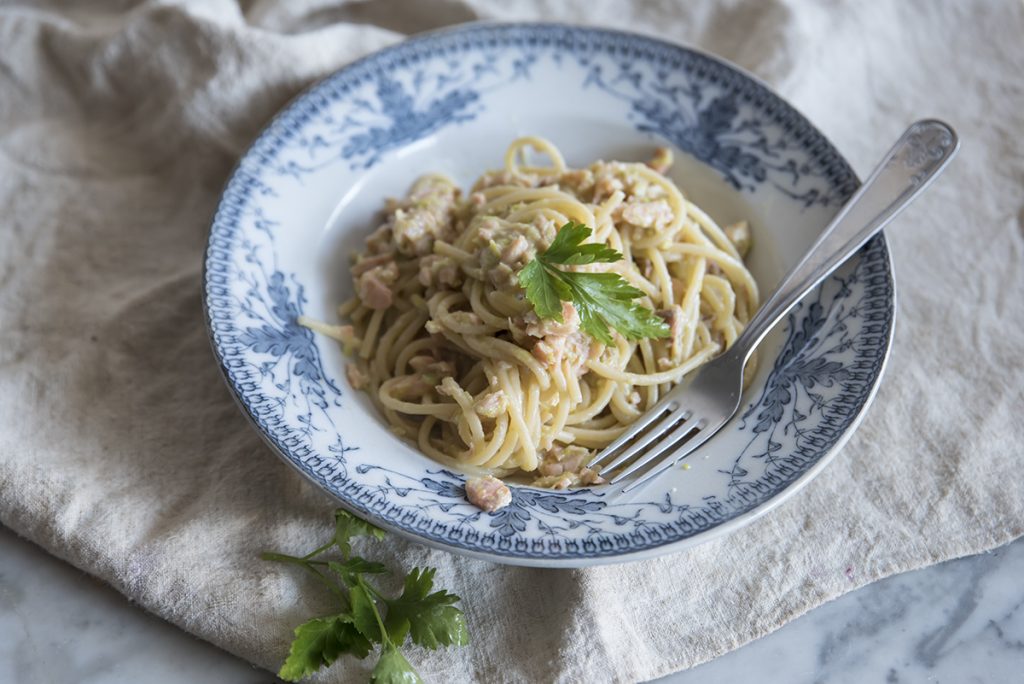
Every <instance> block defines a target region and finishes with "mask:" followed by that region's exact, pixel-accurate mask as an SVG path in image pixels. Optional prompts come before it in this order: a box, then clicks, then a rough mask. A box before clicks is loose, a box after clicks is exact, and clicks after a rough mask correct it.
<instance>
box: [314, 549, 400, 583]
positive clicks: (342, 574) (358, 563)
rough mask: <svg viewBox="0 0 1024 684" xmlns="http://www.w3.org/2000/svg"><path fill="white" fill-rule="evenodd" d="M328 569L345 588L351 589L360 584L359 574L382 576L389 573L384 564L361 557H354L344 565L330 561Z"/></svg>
mask: <svg viewBox="0 0 1024 684" xmlns="http://www.w3.org/2000/svg"><path fill="white" fill-rule="evenodd" d="M327 567H329V568H330V569H331V572H333V573H334V574H335V575H337V576H338V577H339V578H340V579H341V581H342V582H344V583H345V586H348V587H351V586H354V585H355V584H357V583H358V581H359V580H358V578H357V577H356V575H358V574H359V573H365V574H367V575H381V574H383V573H386V572H387V571H388V569H387V567H386V566H385V565H384V564H383V563H378V562H376V561H368V560H366V559H365V558H360V557H359V556H353V557H352V558H349V559H348V560H347V561H345V562H344V563H338V562H337V561H328V562H327Z"/></svg>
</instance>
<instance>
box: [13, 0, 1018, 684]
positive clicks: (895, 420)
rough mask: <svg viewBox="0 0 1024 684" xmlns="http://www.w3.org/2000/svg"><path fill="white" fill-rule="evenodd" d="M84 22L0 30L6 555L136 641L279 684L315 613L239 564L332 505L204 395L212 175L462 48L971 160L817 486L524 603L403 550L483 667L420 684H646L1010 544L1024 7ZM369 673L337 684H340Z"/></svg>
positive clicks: (932, 201)
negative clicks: (495, 35) (779, 112)
mask: <svg viewBox="0 0 1024 684" xmlns="http://www.w3.org/2000/svg"><path fill="white" fill-rule="evenodd" d="M87 4H88V5H90V6H92V8H93V9H90V10H86V9H85V5H86V3H68V7H69V9H67V10H65V11H59V10H58V9H53V8H50V3H33V4H31V5H29V4H26V5H25V6H19V5H17V4H14V5H11V4H9V3H8V4H6V5H5V6H4V7H3V9H0V521H2V522H3V524H5V525H8V526H10V527H11V528H13V529H14V530H16V531H17V532H19V533H21V534H23V535H25V536H27V537H28V538H30V539H32V540H34V541H35V542H37V543H39V544H40V545H42V546H43V547H45V548H46V549H48V550H50V551H51V552H53V553H54V554H57V555H59V556H60V557H62V558H65V559H67V560H68V561H69V562H71V563H73V564H75V565H76V566H78V567H80V568H82V569H84V570H86V571H87V572H90V573H92V574H94V575H96V576H97V577H100V578H103V579H104V580H106V581H108V582H110V583H111V584H112V585H113V586H114V587H116V588H117V589H118V590H119V591H121V592H123V593H124V594H125V595H126V596H128V597H130V598H131V599H132V600H134V601H136V602H138V603H139V604H140V605H141V606H143V607H144V608H146V609H148V610H151V611H153V612H154V613H156V614H158V615H161V616H163V617H164V618H166V619H167V620H170V621H171V622H173V623H175V624H177V625H180V626H181V627H182V628H183V629H186V630H189V631H191V632H193V633H195V634H197V635H199V636H200V637H202V638H204V639H208V640H210V641H212V642H213V643H215V644H218V645H220V646H222V647H223V648H225V649H227V650H229V651H231V652H233V653H236V654H238V655H240V656H242V657H243V658H247V659H249V660H251V661H252V662H254V663H258V664H260V665H263V666H265V667H268V668H272V669H276V667H277V666H278V665H279V663H280V662H281V660H282V659H283V657H284V655H285V653H286V650H287V644H288V642H289V638H290V635H291V629H292V627H293V626H294V625H296V624H297V623H299V622H300V621H303V620H304V619H306V618H307V617H309V616H311V615H313V614H316V613H318V612H319V611H321V610H323V609H324V608H323V602H324V599H325V597H324V596H323V595H322V594H321V593H319V590H318V589H317V588H316V587H314V586H313V585H312V584H310V583H308V582H307V581H306V580H305V579H304V578H302V577H300V576H299V575H298V574H297V573H296V572H294V571H292V570H290V569H287V568H280V567H278V566H275V565H272V564H269V563H266V562H263V561H260V560H259V559H258V557H257V554H258V553H259V551H261V550H263V549H281V550H296V551H297V550H301V549H305V548H311V547H313V546H314V545H315V544H316V543H317V541H318V540H320V539H322V538H323V537H324V535H325V534H326V533H327V530H328V526H329V512H330V510H331V509H332V508H333V503H332V501H331V500H330V499H329V498H328V497H327V496H326V495H324V494H322V493H320V492H319V491H317V490H315V489H313V488H312V487H311V486H310V485H309V484H307V483H306V482H305V481H304V480H303V479H302V478H301V477H300V476H299V475H298V474H297V473H295V472H294V471H292V470H291V469H290V468H289V467H288V466H287V465H285V464H284V463H282V462H281V461H280V460H279V459H277V458H276V457H275V456H274V455H272V454H271V453H270V452H269V450H268V449H267V448H266V447H265V446H263V444H262V443H261V441H260V439H259V437H258V436H257V435H256V434H255V432H254V431H253V430H252V429H250V427H249V425H248V424H247V423H246V421H245V419H244V418H243V417H242V416H241V414H240V413H239V411H238V410H237V409H236V407H235V405H234V404H233V402H232V400H231V398H230V396H229V394H228V391H227V390H226V388H225V387H224V384H223V382H222V380H221V378H220V376H219V375H218V372H217V369H216V365H215V363H214V360H213V357H212V355H211V352H210V348H209V344H208V342H207V339H206V332H205V330H204V326H203V320H202V310H201V306H200V260H201V254H202V250H203V244H204V241H205V237H206V231H207V227H208V225H209V221H210V217H211V215H212V213H213V210H214V207H215V205H216V202H217V197H218V192H219V190H220V188H221V185H222V183H223V182H224V180H225V178H226V176H227V174H228V172H229V170H230V169H231V165H232V163H233V162H234V160H235V159H237V157H238V156H239V154H240V153H241V152H242V151H243V150H244V148H245V146H246V145H247V143H248V142H249V141H250V140H251V139H252V138H253V137H254V136H255V134H256V133H257V131H258V130H259V129H260V127H261V126H262V125H263V124H264V123H265V122H266V121H267V119H268V118H269V117H270V116H271V115H272V114H273V113H274V112H275V111H276V110H277V109H278V108H279V107H281V106H282V105H283V104H284V103H285V102H286V100H287V99H288V98H289V97H290V96H292V95H294V94H295V93H296V92H297V91H298V90H299V89H301V88H302V87H303V86H305V85H306V84H308V83H310V82H311V81H312V80H314V79H316V78H318V77H321V76H323V75H325V74H327V73H329V72H330V71H332V70H333V69H336V68H337V67H339V66H341V65H343V64H345V63H346V62H348V61H349V60H351V59H353V58H354V57H357V56H359V55H362V54H364V53H366V52H368V51H371V50H373V49H376V48H379V47H382V46H384V45H387V44H390V43H394V42H396V41H398V40H401V39H402V36H403V35H404V34H406V33H409V32H413V31H420V30H423V29H429V28H434V27H437V26H439V25H442V24H447V23H452V22H460V21H468V20H473V19H478V18H483V19H513V18H514V19H551V18H558V19H562V20H568V21H580V22H587V23H592V24H599V25H612V26H616V27H629V28H632V29H635V30H638V31H644V32H648V33H653V34H657V35H660V36H664V37H667V38H670V39H676V40H680V41H686V42H689V43H692V44H694V45H697V46H699V47H702V48H705V49H708V50H711V51H713V52H715V53H718V54H720V55H722V56H723V57H725V58H727V59H730V60H732V61H734V62H737V63H739V64H740V65H742V66H744V67H746V68H748V69H750V70H752V71H754V72H755V73H757V74H759V75H760V76H761V77H763V78H764V79H766V80H767V81H768V82H769V83H771V84H772V85H774V86H775V87H776V88H777V89H778V90H779V91H780V92H781V93H782V94H783V95H784V96H785V97H787V98H789V99H790V100H791V101H792V102H793V103H795V105H796V106H797V107H799V108H801V109H802V110H803V111H804V112H805V113H806V114H807V115H808V116H809V118H810V119H811V120H812V121H814V122H816V123H817V124H818V125H819V126H820V127H821V128H822V130H823V131H824V132H825V133H826V134H827V135H828V136H830V137H831V138H832V139H833V140H834V141H835V143H836V144H837V146H838V147H839V149H840V150H842V151H843V152H844V153H846V154H847V155H848V156H849V158H850V159H851V161H852V162H853V164H854V166H855V167H856V168H857V169H858V171H860V172H862V173H863V172H865V171H867V170H868V169H869V167H870V165H871V163H872V162H873V160H874V159H876V158H877V157H878V156H879V155H880V154H881V153H882V152H883V151H884V150H885V149H886V148H887V147H888V145H889V143H890V142H891V141H892V140H893V139H895V137H896V136H897V135H898V134H899V133H900V132H901V131H902V129H903V127H904V126H905V125H906V124H907V123H909V122H910V121H911V120H913V119H915V118H918V117H921V116H928V115H931V116H939V117H942V118H945V119H947V120H949V121H950V122H951V123H952V124H953V125H954V126H956V127H957V128H958V129H959V131H960V133H961V136H962V138H963V149H962V152H961V154H960V157H959V158H958V159H957V160H956V161H955V162H954V164H953V166H952V167H951V168H950V170H949V172H948V173H947V174H946V175H945V176H944V177H943V178H941V179H940V180H939V182H938V183H937V184H936V185H935V187H934V188H933V190H932V191H931V192H929V193H928V194H927V195H926V197H925V198H924V199H923V200H922V201H920V202H919V204H917V205H915V206H914V207H912V208H911V209H910V210H909V211H908V212H907V213H906V214H905V215H904V216H902V217H901V218H900V219H899V220H898V221H897V222H896V224H895V225H894V226H893V227H892V228H891V229H890V230H889V236H890V240H891V242H892V248H893V254H894V258H895V263H896V273H897V282H898V290H899V311H898V324H897V332H896V341H895V347H894V349H893V353H892V359H891V365H890V367H889V370H888V373H887V376H886V378H885V381H884V382H883V384H882V388H881V391H880V392H879V394H878V397H877V400H876V402H875V404H874V406H873V407H872V409H871V410H870V411H869V412H868V415H867V418H866V420H865V421H864V423H863V425H862V427H861V428H860V430H859V432H858V433H857V434H856V435H855V436H854V438H853V439H852V440H851V441H850V442H849V444H848V445H847V446H846V448H845V449H844V450H843V451H842V452H841V453H840V454H839V456H838V457H837V458H836V459H835V461H834V462H833V463H832V464H831V465H830V466H829V467H828V468H827V470H826V471H825V472H824V474H823V475H822V476H821V477H819V478H818V479H817V480H816V481H814V482H813V483H811V484H810V485H809V486H808V487H807V488H806V490H804V491H802V492H801V493H800V494H799V495H797V496H796V497H795V498H794V499H792V500H791V501H789V502H788V503H786V504H785V505H783V506H782V507H780V508H779V509H778V510H777V511H775V512H773V513H772V514H770V515H768V516H765V517H764V518H763V519H761V520H759V521H757V522H756V523H754V524H752V525H750V526H749V527H747V528H745V529H744V530H742V531H740V532H738V533H736V534H734V535H732V536H730V537H728V538H725V539H721V540H718V541H715V542H712V543H709V544H706V545H704V546H701V547H699V548H697V549H694V550H692V551H687V552H685V553H680V554H677V555H672V556H667V557H664V558H661V559H658V560H653V561H646V562H640V563H634V564H628V565H620V566H611V567H603V568H596V569H592V570H586V571H545V570H531V569H520V568H511V567H502V566H497V565H491V564H488V563H484V562H479V561H473V560H467V559H465V558H461V557H458V556H454V555H449V554H447V553H443V552H439V551H432V550H429V549H427V548H425V547H422V546H418V545H416V544H411V543H406V542H403V541H401V540H399V539H390V541H389V542H388V543H387V544H383V545H381V546H380V548H382V549H383V550H382V551H381V553H382V554H383V555H384V556H386V557H387V559H388V560H389V561H390V562H393V563H394V564H396V565H401V566H403V567H410V566H412V565H413V564H420V565H422V564H427V565H433V566H436V567H437V568H438V569H439V572H438V578H439V581H440V583H441V584H443V585H444V586H445V587H448V588H450V589H451V590H453V591H455V592H456V593H458V594H460V595H462V596H463V597H464V604H465V609H466V612H467V615H468V619H469V624H470V626H471V629H472V633H473V644H472V646H470V647H468V648H464V649H461V650H458V651H448V652H437V653H426V652H419V651H417V650H414V651H413V652H412V653H411V659H412V660H413V661H414V662H415V663H416V664H417V666H418V667H419V669H420V671H421V673H422V674H423V675H424V676H425V677H427V678H428V679H430V680H433V681H470V680H478V681H486V682H500V681H509V682H512V681H515V682H526V681H529V682H540V681H549V680H559V681H579V680H581V679H586V681H590V682H599V681H633V680H637V679H644V678H651V677H654V676H656V675H661V674H664V673H667V672H670V671H672V670H677V669H681V668H686V667H690V666H691V665H694V664H696V663H699V662H702V661H704V660H707V659H709V658H713V657H715V656H716V655H718V654H720V653H723V652H725V651H728V650H729V649H732V648H735V647H737V646H739V645H740V644H742V643H744V642H746V641H749V640H751V639H754V638H757V637H758V636H761V635H763V634H766V633H767V632H770V631H771V630H773V629H775V628H777V627H779V626H780V625H782V624H783V623H785V622H786V621H788V620H791V619H793V618H794V617H796V616H798V615H800V614H801V613H803V612H805V611H807V610H809V609H811V608H813V607H815V606H817V605H819V604H820V603H822V602H824V601H827V600H829V599H831V598H834V597H836V596H838V595H839V594H842V593H844V592H847V591H850V590H852V589H855V588H857V587H858V586H861V585H863V584H866V583H868V582H871V581H873V580H875V579H878V578H879V577H883V576H885V575H889V574H892V573H896V572H901V571H904V570H909V569H911V568H916V567H920V566H923V565H927V564H930V563H935V562H937V561H940V560H944V559H947V558H952V557H955V556H960V555H964V554H969V553H975V552H979V551H983V550H985V549H990V548H992V547H994V546H997V545H999V544H1003V543H1005V542H1007V541H1009V540H1011V539H1013V538H1014V537H1016V536H1018V535H1021V534H1022V533H1024V468H1022V463H1021V444H1022V443H1024V411H1022V400H1024V394H1022V387H1024V362H1022V359H1021V353H1022V349H1024V301H1022V295H1024V287H1022V284H1024V273H1022V270H1021V269H1022V266H1024V190H1022V188H1024V161H1022V160H1024V85H1022V84H1024V77H1022V74H1024V41H1022V39H1021V36H1024V9H1022V5H1021V3H1020V2H1015V1H1007V2H952V1H951V2H927V1H923V0H922V1H920V2H892V3H887V2H877V1H872V2H854V1H850V2H841V1H838V0H836V1H833V2H800V1H797V0H773V1H763V0H749V1H747V2H741V1H733V2H725V3H715V2H690V3H686V4H685V6H684V5H683V4H682V3H679V4H676V3H670V2H645V3H639V2H638V3H625V2H623V3H614V4H613V3H608V2H595V1H593V0H579V1H577V2H565V3H554V2H542V1H540V0H538V1H537V2H523V3H515V2H494V3H486V2H482V1H459V0H446V1H437V2H417V1H414V0H381V1H380V2H343V1H341V0H305V1H303V2H294V1H293V2H285V1H283V0H282V1H281V2H277V3H274V2H258V1H254V2H242V3H240V4H236V3H235V2H230V1H228V0H219V1H213V0H211V1H209V2H194V3H188V2H159V3H158V2H153V3H143V4H139V5H138V6H134V5H132V3H130V2H123V1H114V0H111V1H109V2H91V3H87ZM240 474H244V476H245V477H244V478H240V477H239V475H240ZM240 483H241V484H240ZM365 668H366V665H365V664H361V663H358V662H356V661H352V660H351V659H346V660H344V661H343V662H341V663H339V664H338V665H336V666H335V667H334V669H333V670H331V672H330V673H329V675H328V676H327V679H329V680H331V681H353V680H354V679H355V680H358V678H360V677H362V676H363V673H364V671H365ZM582 673H586V676H585V677H584V676H583V674H582Z"/></svg>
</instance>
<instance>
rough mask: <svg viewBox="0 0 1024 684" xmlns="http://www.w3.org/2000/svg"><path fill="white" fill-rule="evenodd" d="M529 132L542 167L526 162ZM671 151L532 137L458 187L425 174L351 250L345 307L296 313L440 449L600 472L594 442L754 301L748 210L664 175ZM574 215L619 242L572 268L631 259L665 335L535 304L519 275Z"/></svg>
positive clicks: (547, 470) (732, 328)
mask: <svg viewBox="0 0 1024 684" xmlns="http://www.w3.org/2000/svg"><path fill="white" fill-rule="evenodd" d="M528 148H532V149H533V150H534V152H535V154H534V155H532V156H534V157H541V158H542V157H546V158H547V162H548V163H547V165H543V166H538V165H531V164H529V163H528V162H527V154H526V152H527V150H528ZM671 163H672V157H671V153H670V151H669V150H667V149H659V150H658V151H657V153H656V154H655V155H654V158H653V159H652V160H651V161H650V162H648V163H647V164H642V163H625V162H618V161H607V162H606V161H597V162H595V163H593V164H591V165H590V166H589V167H587V168H581V169H573V168H569V167H568V166H567V165H566V163H565V160H564V159H563V157H562V155H561V153H560V152H559V151H558V149H557V148H556V147H555V146H554V145H552V144H551V143H550V142H548V141H546V140H543V139H540V138H534V137H527V138H520V139H518V140H516V141H514V142H513V143H512V145H511V146H510V147H509V148H508V152H507V153H506V155H505V160H504V167H503V168H502V169H500V170H497V171H490V172H487V173H485V174H484V175H483V176H481V177H480V178H479V179H478V180H477V181H476V182H475V183H474V184H473V186H472V189H471V190H470V191H469V192H468V193H467V194H466V195H465V196H463V194H462V193H461V192H460V190H459V189H458V187H457V186H456V185H455V183H454V182H453V181H452V180H451V179H449V178H447V177H445V176H443V175H438V174H428V175H425V176H423V177H421V178H420V179H419V180H417V181H416V183H415V184H414V185H413V186H412V189H411V190H410V192H409V194H408V196H407V197H405V198H404V199H399V200H389V201H388V202H387V206H386V210H385V219H384V221H383V223H382V224H381V225H380V227H379V228H377V230H375V231H374V232H373V233H372V234H371V235H370V236H369V237H368V238H367V240H366V246H367V247H366V251H365V252H364V253H362V254H359V255H357V256H355V257H354V259H353V264H352V268H351V272H352V277H353V280H354V285H355V291H356V295H355V297H353V298H352V299H351V300H349V301H347V302H345V303H344V304H343V305H342V306H341V307H340V309H339V314H340V315H341V316H342V318H345V319H347V320H348V321H349V322H348V323H347V324H345V325H339V326H331V325H325V324H323V323H318V322H315V321H310V320H308V319H302V321H301V322H302V323H303V324H305V325H307V326H309V327H310V328H312V329H313V330H316V331H319V332H322V333H324V334H327V335H330V336H332V337H334V338H336V339H337V340H339V341H340V342H341V343H342V344H343V345H344V348H345V352H346V353H347V354H348V355H349V356H350V361H349V364H348V368H347V375H348V378H349V382H350V383H351V384H352V386H353V387H354V388H357V389H365V390H366V391H367V392H368V394H369V396H370V397H371V398H372V400H373V402H374V403H375V404H376V406H377V407H378V409H379V410H380V412H381V414H382V415H383V416H384V418H385V419H386V420H387V422H388V423H390V424H391V426H392V428H393V430H394V431H395V432H396V433H397V434H398V435H400V436H402V437H404V438H406V439H409V440H412V441H415V443H416V444H417V445H418V446H419V448H420V449H421V450H422V451H423V452H424V453H426V454H427V455H429V456H431V457H432V458H435V459H437V460H438V461H440V462H442V463H445V464H448V465H453V466H457V467H460V468H462V469H463V470H468V471H470V472H474V473H477V474H490V475H495V476H497V477H506V476H509V475H513V474H517V473H525V474H527V475H528V477H529V478H530V481H531V483H532V484H534V485H537V486H542V487H554V488H563V487H569V486H574V485H579V484H583V485H588V484H597V483H600V479H599V478H598V477H597V474H596V473H595V472H593V471H591V470H589V469H588V468H587V462H588V461H589V460H590V458H591V457H592V456H593V454H594V453H595V450H598V449H600V448H602V447H604V446H605V445H607V444H608V443H610V442H611V441H612V440H614V439H615V438H616V437H617V436H618V435H619V434H620V433H621V431H622V430H623V429H624V428H625V427H626V426H628V425H629V424H630V423H631V422H633V421H634V420H635V419H636V418H637V417H638V416H639V415H640V414H641V413H642V412H644V411H645V410H647V409H649V408H650V407H652V406H653V405H654V404H655V402H657V401H658V398H659V397H661V396H663V395H664V394H665V393H666V392H668V391H669V389H670V388H672V386H673V385H675V384H676V383H678V382H679V381H680V380H682V379H683V377H684V376H685V375H686V374H687V373H690V372H691V371H693V370H694V369H696V368H697V367H698V366H700V365H701V364H703V363H705V362H707V361H708V360H710V359H711V358H713V357H714V356H716V355H717V354H719V353H720V352H721V351H723V350H724V349H725V348H727V347H728V346H729V345H731V344H732V343H733V342H734V341H735V340H736V337H737V335H738V334H739V333H740V332H741V331H742V330H743V326H744V324H745V323H746V322H747V321H748V320H749V319H750V317H751V315H752V314H753V313H754V311H755V309H756V308H757V306H758V289H757V284H756V283H755V282H754V279H753V278H752V277H751V274H750V272H749V271H748V270H747V268H746V266H744V263H743V258H744V256H745V253H746V251H747V249H748V248H749V245H750V236H749V231H748V229H747V225H746V223H745V222H743V223H739V224H736V225H733V226H730V227H727V228H724V229H723V228H720V227H719V226H718V225H716V223H715V222H714V221H713V220H712V219H711V218H710V217H709V216H708V215H707V214H706V213H704V212H703V211H701V209H700V208H699V207H697V205H695V204H694V203H693V202H691V201H689V200H688V199H687V198H686V197H684V196H683V194H682V193H681V192H680V190H679V189H678V188H677V187H676V186H675V185H674V184H673V183H672V181H671V180H670V179H669V178H668V177H667V176H666V175H665V172H666V171H667V170H668V168H669V167H670V166H671ZM569 222H575V223H580V224H585V225H586V226H589V227H592V228H593V234H592V235H591V236H590V237H589V239H588V241H589V242H598V243H604V244H607V246H609V247H611V248H612V249H615V250H617V251H619V252H621V253H622V255H623V257H624V258H623V259H621V260H620V261H617V262H615V263H600V264H588V265H584V266H571V267H569V269H570V270H573V269H575V270H578V271H611V272H615V273H618V274H619V275H621V277H622V278H624V279H625V280H626V281H628V283H629V284H630V285H632V286H634V287H635V288H637V289H638V290H640V291H641V292H642V293H643V297H642V298H641V299H640V300H639V302H640V303H641V304H642V305H643V306H645V307H647V308H649V309H652V310H654V311H655V312H657V314H658V315H659V316H660V317H661V318H662V319H664V321H665V322H666V323H667V327H668V331H669V334H668V336H667V337H664V338H660V339H652V338H645V339H639V340H632V341H631V340H628V339H626V338H625V337H623V336H622V335H620V334H618V333H613V336H612V343H611V344H602V343H601V342H599V341H597V340H595V339H593V338H592V337H591V336H589V335H587V334H586V333H585V332H584V331H583V330H581V329H580V319H579V315H578V312H577V311H576V309H575V308H574V306H573V304H571V303H569V302H562V321H561V322H559V321H557V320H555V319H549V318H545V319H542V318H540V317H538V315H537V314H536V312H535V311H534V308H533V307H532V306H531V304H530V301H528V300H527V298H526V297H525V296H524V291H523V289H522V288H521V287H520V285H519V282H518V280H517V276H518V274H519V272H520V271H521V270H522V269H523V268H524V267H525V265H526V264H528V263H529V262H530V261H531V259H533V258H534V257H535V256H536V255H537V254H538V253H539V252H543V251H544V250H545V249H546V248H547V247H548V246H549V245H550V244H551V242H552V240H553V239H554V237H555V235H556V234H557V232H558V230H559V229H560V228H561V227H562V226H563V225H565V224H567V223H569Z"/></svg>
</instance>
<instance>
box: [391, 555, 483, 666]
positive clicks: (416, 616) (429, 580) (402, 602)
mask: <svg viewBox="0 0 1024 684" xmlns="http://www.w3.org/2000/svg"><path fill="white" fill-rule="evenodd" d="M436 572H437V571H436V570H434V568H424V569H423V570H420V569H419V568H413V569H412V572H410V573H409V575H408V576H407V577H406V578H405V589H404V591H403V592H402V595H401V596H399V597H398V598H397V599H393V600H388V601H387V606H388V612H387V617H386V619H385V620H384V627H385V628H386V629H387V631H388V634H389V635H390V637H391V640H392V641H393V642H395V643H396V644H400V643H402V642H403V641H405V637H406V634H410V633H411V635H412V640H413V643H415V644H418V645H420V646H424V647H426V648H439V647H441V646H450V645H452V644H457V645H459V646H464V645H466V644H468V643H469V632H468V631H467V629H466V618H465V616H464V615H463V614H462V611H461V610H459V609H458V608H456V607H455V606H453V605H452V604H453V603H456V602H457V601H458V600H459V597H458V596H456V595H455V594H449V593H448V592H447V591H445V590H441V591H436V592H434V593H432V594H431V593H430V590H431V589H432V588H433V586H434V574H435V573H436Z"/></svg>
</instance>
